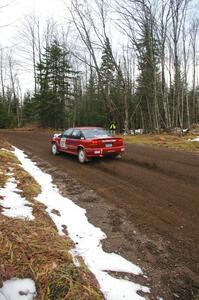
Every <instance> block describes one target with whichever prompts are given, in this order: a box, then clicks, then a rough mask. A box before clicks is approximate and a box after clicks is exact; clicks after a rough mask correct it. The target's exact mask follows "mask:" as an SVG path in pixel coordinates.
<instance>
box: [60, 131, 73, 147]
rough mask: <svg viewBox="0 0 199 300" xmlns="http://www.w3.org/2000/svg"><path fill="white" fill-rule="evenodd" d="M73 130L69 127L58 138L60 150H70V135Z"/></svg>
mask: <svg viewBox="0 0 199 300" xmlns="http://www.w3.org/2000/svg"><path fill="white" fill-rule="evenodd" d="M72 132H73V128H69V129H67V130H66V131H64V133H63V134H62V136H61V138H60V149H61V151H64V152H68V151H70V137H71V134H72Z"/></svg>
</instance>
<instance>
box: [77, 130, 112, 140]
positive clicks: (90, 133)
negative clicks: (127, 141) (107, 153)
mask: <svg viewBox="0 0 199 300" xmlns="http://www.w3.org/2000/svg"><path fill="white" fill-rule="evenodd" d="M82 133H83V135H84V137H85V138H86V139H89V138H100V137H109V136H110V133H109V132H108V131H107V130H106V129H104V128H89V129H82Z"/></svg>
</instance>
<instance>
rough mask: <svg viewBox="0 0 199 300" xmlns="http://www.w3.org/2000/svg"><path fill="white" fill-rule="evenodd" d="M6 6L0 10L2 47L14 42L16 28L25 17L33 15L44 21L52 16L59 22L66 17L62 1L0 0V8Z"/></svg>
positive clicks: (0, 39) (0, 40)
mask: <svg viewBox="0 0 199 300" xmlns="http://www.w3.org/2000/svg"><path fill="white" fill-rule="evenodd" d="M67 1H70V0H67ZM6 4H8V6H7V7H4V8H0V26H1V28H0V43H1V46H4V47H5V46H8V45H10V44H11V43H13V42H14V36H15V35H16V28H17V27H18V26H19V24H20V20H21V19H23V17H24V16H25V15H27V14H31V15H33V14H35V15H36V16H41V18H44V19H46V18H47V17H51V16H53V17H55V19H56V20H60V21H61V20H63V18H64V16H65V15H66V6H65V4H64V1H63V0H0V7H2V6H4V5H6Z"/></svg>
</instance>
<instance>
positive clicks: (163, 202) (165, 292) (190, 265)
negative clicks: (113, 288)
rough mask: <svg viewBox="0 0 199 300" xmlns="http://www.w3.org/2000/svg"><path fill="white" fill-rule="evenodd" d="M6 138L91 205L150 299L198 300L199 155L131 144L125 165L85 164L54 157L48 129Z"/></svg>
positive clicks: (111, 246)
mask: <svg viewBox="0 0 199 300" xmlns="http://www.w3.org/2000/svg"><path fill="white" fill-rule="evenodd" d="M0 137H4V138H6V139H7V140H8V141H9V142H11V143H12V144H13V145H15V146H17V147H19V148H20V149H24V150H25V151H26V152H27V153H28V154H29V155H30V157H31V158H32V159H33V160H35V161H37V162H38V164H39V165H40V167H41V168H43V169H45V170H46V171H47V172H49V173H51V175H52V176H53V180H54V182H55V183H56V184H57V185H58V186H59V188H60V190H61V192H62V193H63V194H64V195H66V196H68V197H70V198H71V199H72V200H73V201H75V202H76V203H77V204H78V205H80V206H81V207H84V208H86V210H87V215H88V218H89V220H90V221H91V222H92V223H93V224H95V225H96V226H99V227H100V228H101V229H102V230H103V231H105V232H106V234H107V236H108V239H107V240H105V241H104V243H103V247H104V248H105V249H106V250H107V251H114V252H117V253H120V254H121V255H123V256H124V257H126V258H127V259H129V260H131V261H132V262H134V263H136V264H138V265H139V266H140V267H141V268H142V269H143V271H144V274H145V275H147V278H146V277H142V276H135V277H134V278H133V280H134V281H135V282H138V283H141V284H145V285H148V286H149V287H151V294H150V295H145V296H146V298H147V297H148V298H147V299H160V298H158V297H162V298H163V299H166V300H170V299H180V300H189V299H198V298H196V295H198V297H199V155H198V154H191V153H184V152H179V151H175V150H169V149H159V148H152V147H146V146H143V145H140V146H138V145H127V146H126V153H125V155H124V157H123V159H122V160H115V159H110V158H109V159H104V160H96V161H92V162H90V163H88V164H85V165H80V164H79V163H78V161H77V159H76V158H75V157H71V156H69V155H59V156H52V155H51V153H50V144H49V139H50V135H49V134H48V133H46V132H44V131H43V132H42V131H41V132H37V131H21V132H20V131H2V130H1V131H0ZM114 276H120V277H122V276H125V278H126V277H128V276H126V275H122V274H114Z"/></svg>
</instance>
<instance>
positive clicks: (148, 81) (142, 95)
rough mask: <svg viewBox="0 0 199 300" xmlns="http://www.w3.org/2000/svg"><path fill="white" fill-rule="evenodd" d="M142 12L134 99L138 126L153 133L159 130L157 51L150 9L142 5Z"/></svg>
mask: <svg viewBox="0 0 199 300" xmlns="http://www.w3.org/2000/svg"><path fill="white" fill-rule="evenodd" d="M143 11H144V17H143V20H142V24H141V31H142V33H141V34H140V39H139V41H138V43H137V51H138V68H139V70H140V74H139V76H138V79H137V89H136V99H137V103H140V107H141V111H142V123H143V124H140V126H141V127H144V129H145V130H147V131H153V130H154V129H157V130H159V128H160V107H159V101H158V99H159V97H160V79H159V69H158V63H159V49H158V42H157V39H156V36H155V29H154V22H155V21H154V17H153V15H152V12H151V8H150V7H147V5H146V4H143Z"/></svg>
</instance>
